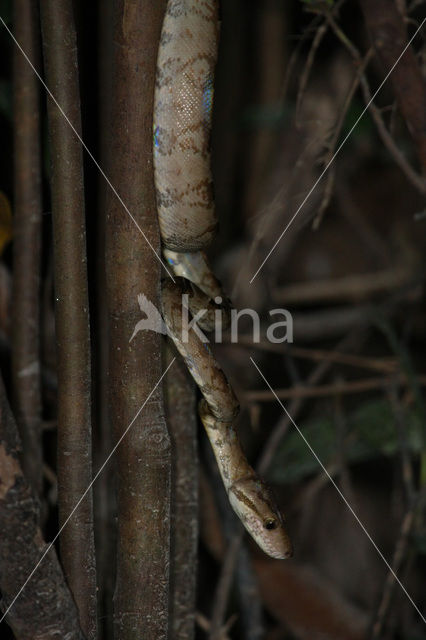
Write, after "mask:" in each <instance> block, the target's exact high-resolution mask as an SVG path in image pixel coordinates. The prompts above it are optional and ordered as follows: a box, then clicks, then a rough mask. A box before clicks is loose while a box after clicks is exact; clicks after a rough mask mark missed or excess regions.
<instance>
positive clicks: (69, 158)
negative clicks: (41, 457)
mask: <svg viewBox="0 0 426 640" xmlns="http://www.w3.org/2000/svg"><path fill="white" fill-rule="evenodd" d="M40 6H41V18H42V31H43V49H44V62H45V70H46V82H47V85H48V87H49V89H50V90H51V91H52V93H53V95H54V96H55V98H56V99H57V101H58V103H59V104H60V105H61V107H62V109H63V110H64V112H65V113H66V115H67V117H68V118H69V120H70V121H71V123H72V124H73V126H74V127H75V129H76V130H77V131H78V132H79V133H81V116H80V93H79V81H78V62H77V44H76V34H75V29H74V15H73V7H72V2H71V0H42V2H41V5H40ZM48 118H49V135H50V138H49V139H50V151H51V158H52V175H51V197H52V215H53V240H54V278H55V322H56V342H57V369H58V500H59V522H60V525H61V526H62V525H63V524H64V523H65V522H66V521H67V519H68V517H69V515H70V514H71V512H72V510H73V509H74V507H75V505H76V504H77V502H78V501H79V499H80V498H81V496H82V495H83V493H84V492H85V490H86V489H87V487H88V486H89V484H90V482H91V480H92V451H91V392H90V386H91V380H90V336H89V301H88V290H87V265H86V232H85V213H84V186H83V155H82V147H81V144H80V143H79V141H78V139H77V137H76V135H75V133H74V132H73V131H72V129H71V127H70V125H69V124H68V122H67V121H66V120H65V118H64V116H63V114H62V113H61V112H60V111H59V110H58V108H57V106H56V105H55V104H54V103H53V102H52V101H51V100H50V99H49V101H48ZM60 549H61V560H62V563H63V566H64V570H65V575H66V578H67V581H68V584H69V586H70V588H71V591H72V593H73V596H74V598H75V601H76V603H77V607H78V610H79V614H80V621H81V626H82V629H83V631H84V633H85V635H86V636H87V637H88V638H95V637H96V569H95V552H94V539H93V508H92V493H91V491H89V492H88V493H87V495H86V497H85V499H84V500H83V501H82V502H81V504H80V505H79V507H78V509H77V510H76V511H75V512H74V513H73V515H72V517H71V518H70V520H69V521H68V522H67V524H66V526H65V528H64V530H63V532H62V533H61V537H60Z"/></svg>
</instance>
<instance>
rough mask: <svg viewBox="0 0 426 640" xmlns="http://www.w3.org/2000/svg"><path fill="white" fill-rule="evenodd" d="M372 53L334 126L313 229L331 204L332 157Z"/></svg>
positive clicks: (357, 73)
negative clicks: (326, 169) (325, 174)
mask: <svg viewBox="0 0 426 640" xmlns="http://www.w3.org/2000/svg"><path fill="white" fill-rule="evenodd" d="M372 55H373V51H372V50H370V51H368V52H367V53H366V55H365V56H364V59H363V60H362V62H361V65H360V67H359V68H358V69H357V70H356V73H355V77H354V79H353V81H352V84H351V86H350V87H349V91H348V93H347V95H346V98H345V102H344V103H343V106H342V108H341V110H340V114H339V118H338V120H337V123H336V125H335V126H334V132H333V135H332V137H331V140H330V142H329V143H328V150H327V154H326V155H325V158H324V160H323V164H324V166H326V165H331V166H330V168H329V170H328V173H327V177H326V181H325V185H324V188H323V197H322V200H321V204H320V206H319V208H318V213H317V215H316V216H315V218H314V220H313V223H312V227H313V229H318V227H319V225H320V224H321V221H322V218H323V215H324V212H325V211H326V209H327V207H328V205H329V204H330V200H331V196H332V194H333V187H334V181H335V178H336V167H337V164H336V163H334V164H331V162H332V158H333V156H334V154H335V151H336V148H337V143H338V142H339V138H340V134H341V131H342V129H343V125H344V123H345V119H346V114H347V112H348V109H349V107H350V106H351V104H352V99H353V97H354V95H355V92H356V90H357V89H358V86H359V83H360V80H361V75H362V74H363V73H364V71H365V69H366V68H367V66H368V63H369V62H370V60H371V58H372Z"/></svg>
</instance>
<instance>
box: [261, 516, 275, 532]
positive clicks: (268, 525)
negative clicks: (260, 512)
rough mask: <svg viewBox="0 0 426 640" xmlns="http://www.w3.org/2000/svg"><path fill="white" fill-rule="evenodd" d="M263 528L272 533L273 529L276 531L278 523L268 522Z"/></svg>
mask: <svg viewBox="0 0 426 640" xmlns="http://www.w3.org/2000/svg"><path fill="white" fill-rule="evenodd" d="M263 526H264V527H265V529H268V531H271V530H272V529H276V527H277V521H276V520H272V519H270V520H266V521H265V522H264V524H263Z"/></svg>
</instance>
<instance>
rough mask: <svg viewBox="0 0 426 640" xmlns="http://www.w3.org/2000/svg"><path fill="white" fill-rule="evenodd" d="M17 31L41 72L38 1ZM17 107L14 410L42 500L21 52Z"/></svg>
mask: <svg viewBox="0 0 426 640" xmlns="http://www.w3.org/2000/svg"><path fill="white" fill-rule="evenodd" d="M14 30H15V37H16V39H17V40H18V42H19V43H20V45H21V46H22V48H23V49H24V51H25V52H26V54H27V55H28V57H29V59H30V60H31V62H32V63H33V64H34V66H35V67H36V68H37V67H38V66H39V53H40V51H39V46H40V39H39V20H38V10H37V3H36V2H35V1H34V0H15V2H14ZM13 102H14V108H13V115H14V216H13V225H14V228H13V303H12V323H11V324H12V385H13V401H14V402H13V404H14V409H15V415H16V418H17V423H18V428H19V432H20V435H21V440H22V444H23V468H24V471H25V473H26V475H27V477H28V479H29V481H30V482H31V484H32V486H33V488H34V490H35V491H36V492H37V494H38V495H40V493H41V488H42V448H41V434H40V416H41V397H40V353H39V352H40V318H39V315H40V307H39V296H40V267H41V264H40V241H41V213H42V202H41V152H40V104H39V102H40V95H39V80H38V78H37V77H36V75H35V73H34V71H33V70H32V69H31V67H30V65H29V64H28V62H27V60H25V58H24V56H23V55H22V53H21V51H20V50H19V49H18V47H14V50H13Z"/></svg>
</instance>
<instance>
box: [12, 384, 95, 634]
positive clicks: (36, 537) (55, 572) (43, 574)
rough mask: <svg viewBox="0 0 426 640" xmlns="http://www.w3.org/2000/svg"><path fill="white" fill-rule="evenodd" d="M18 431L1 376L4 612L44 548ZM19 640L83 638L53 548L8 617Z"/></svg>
mask: <svg viewBox="0 0 426 640" xmlns="http://www.w3.org/2000/svg"><path fill="white" fill-rule="evenodd" d="M20 454H21V445H20V441H19V436H18V431H17V427H16V424H15V421H14V419H13V416H12V413H11V411H10V408H9V404H8V402H7V398H6V392H5V390H4V386H3V381H2V380H1V379H0V531H1V545H0V591H1V594H2V600H1V609H2V611H3V612H5V611H6V609H7V607H8V606H9V605H11V604H12V602H13V599H14V598H15V596H16V595H17V594H18V592H19V590H20V589H21V587H22V586H23V585H24V583H25V581H26V580H27V578H28V576H29V575H30V573H31V572H32V571H33V569H34V567H35V566H36V565H37V563H38V562H39V560H40V558H41V556H42V555H43V553H44V552H45V551H46V546H47V545H46V543H45V542H44V540H43V538H42V534H41V530H40V524H39V504H38V501H37V499H36V498H35V496H34V494H33V493H32V490H31V488H30V486H29V484H28V481H27V479H26V478H25V476H24V474H23V471H22V468H21V466H20V462H19V458H20ZM6 620H7V622H8V624H9V625H10V626H11V627H12V629H13V633H14V635H15V637H16V639H17V640H52V639H53V638H64V639H66V640H83V638H84V636H83V634H82V632H81V631H80V628H79V624H78V615H77V609H76V607H75V604H74V601H73V599H72V597H71V594H70V592H69V589H68V587H67V585H66V583H65V579H64V576H63V573H62V570H61V567H60V565H59V562H58V559H57V557H56V552H55V549H54V548H53V547H52V548H51V549H50V550H49V552H48V553H47V554H46V556H45V557H44V558H43V560H42V562H41V563H40V565H39V567H38V568H37V570H36V571H35V572H34V574H33V576H32V577H31V579H30V580H29V582H28V584H27V585H26V586H25V588H24V589H23V591H22V593H21V594H20V595H19V597H18V598H17V599H16V601H15V602H14V603H13V606H12V607H11V609H10V612H9V613H8V614H7V616H6Z"/></svg>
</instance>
